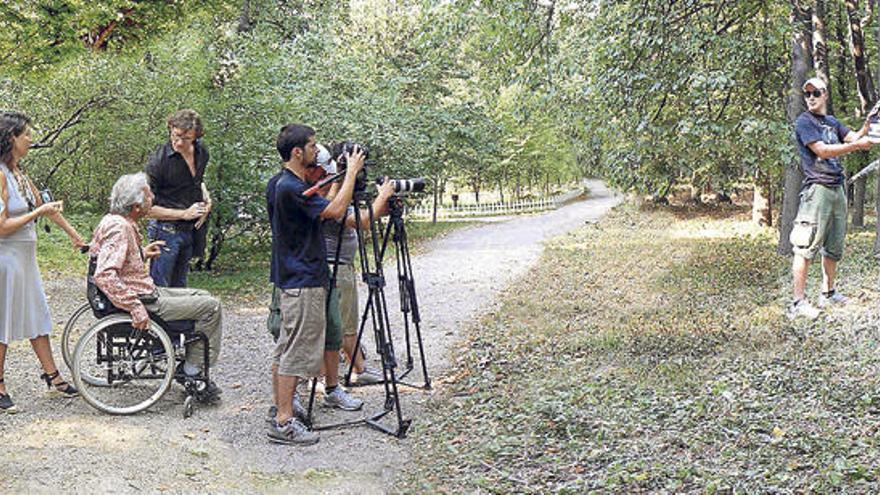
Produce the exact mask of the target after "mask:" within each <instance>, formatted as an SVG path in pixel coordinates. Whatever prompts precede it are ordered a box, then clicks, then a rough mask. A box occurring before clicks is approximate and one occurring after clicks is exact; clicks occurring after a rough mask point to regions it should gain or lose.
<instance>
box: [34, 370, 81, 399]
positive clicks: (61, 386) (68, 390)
mask: <svg viewBox="0 0 880 495" xmlns="http://www.w3.org/2000/svg"><path fill="white" fill-rule="evenodd" d="M60 375H61V372H59V371H58V370H55V372H54V373H43V374H42V375H40V378H41V379H42V380H43V381H44V382H46V386H47V387H48V388H49V390H52V387H55V391H56V392H58V393H60V394H61V396H62V397H76V396H78V395H79V390H77V389H76V387H74V386H73V385H71V384H69V383H67V382H65V381H64V380H62V381H60V382H58V383H52V380H54V379H56V378H58V377H59V376H60Z"/></svg>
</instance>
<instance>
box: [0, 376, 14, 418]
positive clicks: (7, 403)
mask: <svg viewBox="0 0 880 495" xmlns="http://www.w3.org/2000/svg"><path fill="white" fill-rule="evenodd" d="M0 383H4V382H3V379H2V378H0ZM17 412H18V409H16V408H15V403H13V402H12V397H10V396H9V394H0V413H6V414H15V413H17Z"/></svg>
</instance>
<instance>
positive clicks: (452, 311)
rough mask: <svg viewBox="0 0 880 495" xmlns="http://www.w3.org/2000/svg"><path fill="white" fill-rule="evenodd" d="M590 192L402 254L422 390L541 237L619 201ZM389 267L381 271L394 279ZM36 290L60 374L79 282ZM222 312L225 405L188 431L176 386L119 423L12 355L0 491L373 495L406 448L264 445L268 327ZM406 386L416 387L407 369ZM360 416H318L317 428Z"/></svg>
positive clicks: (248, 313) (333, 436) (363, 393)
mask: <svg viewBox="0 0 880 495" xmlns="http://www.w3.org/2000/svg"><path fill="white" fill-rule="evenodd" d="M587 186H588V187H589V189H590V191H591V194H590V197H589V199H587V200H585V201H581V202H578V203H574V204H571V205H568V206H566V207H564V208H561V209H559V210H556V211H553V212H549V213H545V214H541V215H536V216H530V217H522V218H517V219H514V220H511V221H507V222H502V223H494V224H489V225H481V226H479V227H472V228H468V229H465V230H461V231H456V232H454V233H452V234H450V235H449V236H447V237H445V238H443V239H441V240H438V241H435V242H433V243H431V244H429V245H427V246H426V249H425V254H422V255H419V256H416V257H413V273H414V276H415V280H416V287H417V294H418V296H419V301H420V306H421V310H422V318H423V322H422V332H423V338H424V342H425V344H426V347H425V351H426V354H427V363H428V367H429V373H430V374H431V378H432V380H436V379H437V378H438V377H440V376H441V375H443V373H444V371H445V370H446V369H447V368H448V366H449V361H448V350H449V349H450V348H451V347H452V345H453V343H454V342H455V341H457V340H458V339H459V338H460V335H461V331H462V329H464V328H466V327H467V326H468V325H469V324H470V323H471V322H472V321H474V320H475V319H476V318H478V317H479V316H480V315H481V314H482V313H483V312H484V311H486V310H487V309H488V308H489V307H490V305H491V304H492V302H493V300H494V299H495V297H496V295H497V294H498V292H499V291H500V290H502V289H503V288H504V287H506V286H507V285H508V284H509V283H510V282H511V281H512V280H513V279H514V278H516V277H518V276H521V275H522V274H523V273H524V272H525V270H526V269H527V268H528V267H529V266H531V265H532V264H533V263H534V262H535V261H536V260H537V258H538V256H539V255H540V253H541V249H542V245H541V242H542V241H543V240H545V239H548V238H551V237H554V236H558V235H560V234H563V233H565V232H567V231H569V230H571V229H573V228H575V227H578V226H580V225H583V224H584V223H585V222H592V221H595V220H597V219H598V218H599V217H601V216H602V215H603V214H604V213H605V212H606V211H607V210H608V209H609V208H611V207H612V206H614V205H615V204H617V203H618V202H619V201H620V197H619V196H615V195H612V194H611V193H610V192H609V191H608V190H607V189H606V188H605V186H604V185H603V184H602V183H601V182H598V181H590V182H589V183H588V184H587ZM391 264H392V265H393V262H392V263H391ZM393 268H394V267H393V266H388V267H386V276H387V279H388V280H389V281H391V282H393V281H394V280H396V277H395V275H394V273H393V271H394V270H393ZM47 278H49V277H47ZM46 290H47V294H48V295H49V298H50V301H49V306H50V308H52V310H53V315H54V318H55V321H56V324H57V327H56V328H58V329H59V330H58V331H56V333H55V335H54V336H53V345H54V350H55V354H56V359H57V360H58V362H59V363H60V362H61V361H62V360H61V357H60V348H59V343H58V337H59V336H60V335H59V334H60V328H61V327H62V326H63V325H64V322H65V321H66V319H67V317H68V315H70V314H71V313H72V312H73V310H74V309H75V308H76V307H78V306H79V305H80V304H82V302H83V295H82V293H83V287H82V281H80V280H71V279H66V280H58V279H54V280H51V279H50V280H47V281H46ZM386 292H387V294H386V298H387V301H388V304H389V308H390V309H391V311H392V312H396V311H397V307H398V302H397V290H396V284H389V286H388V287H387V290H386ZM363 300H364V299H363V298H362V301H363ZM226 306H227V318H226V320H225V322H224V331H225V334H224V341H223V346H224V347H223V351H222V354H221V357H220V360H221V362H220V363H219V364H218V366H217V367H216V368H215V369H213V370H212V372H214V373H215V375H214V376H215V377H216V378H215V379H216V381H217V382H218V384H219V385H220V386H221V387H222V388H223V389H224V395H223V401H222V402H221V403H220V404H218V405H215V406H207V407H201V408H197V409H196V412H195V414H194V416H193V417H192V418H190V419H187V420H184V419H182V416H181V415H182V410H183V409H182V406H181V402H182V397H183V392H182V390H181V389H180V388H179V387H178V386H174V387H173V388H172V390H171V391H170V392H169V393H167V394H166V395H165V397H164V398H163V399H162V400H161V401H160V402H159V403H158V404H156V405H155V406H153V407H152V408H151V409H150V410H148V411H146V412H144V413H141V414H138V415H135V416H127V417H113V416H108V415H104V414H101V413H99V412H98V411H96V410H94V409H92V408H91V407H90V406H88V405H87V404H86V403H85V402H84V401H83V400H80V399H72V400H71V399H57V398H49V397H47V396H46V394H45V388H43V387H44V386H43V385H42V383H40V382H39V379H38V376H39V373H40V371H39V370H38V364H37V361H36V358H35V356H34V355H33V353H32V351H31V350H30V347H29V345H28V344H27V343H24V342H17V343H15V344H13V345H12V346H10V349H9V354H8V360H7V371H6V382H7V385H8V387H9V390H10V393H11V394H12V396H13V397H14V398H15V400H16V403H17V404H18V406H19V409H20V410H21V412H20V413H19V414H16V415H0V445H2V448H0V452H2V453H0V491H2V492H53V493H58V492H63V493H69V492H88V493H96V492H97V493H107V492H113V493H135V492H139V491H147V492H151V493H152V492H168V493H181V492H185V493H194V492H214V493H216V492H223V493H230V492H254V491H285V492H286V491H290V490H298V491H300V492H303V493H384V492H385V491H386V490H387V488H388V487H389V486H390V485H391V483H392V482H393V480H394V476H395V475H396V473H397V471H398V469H399V468H400V467H401V466H402V465H404V463H405V462H406V460H407V459H408V453H407V450H406V449H407V442H406V440H398V439H396V438H393V437H391V436H388V435H384V434H381V433H379V432H377V431H375V430H372V429H368V428H365V427H355V428H348V429H338V430H330V431H324V432H322V433H321V441H320V442H319V443H318V444H317V445H315V446H311V447H305V448H291V447H285V446H278V445H272V444H270V443H269V442H267V440H266V436H265V423H264V416H265V413H266V409H267V407H268V404H269V400H270V381H269V373H268V369H269V359H268V358H267V356H268V355H269V352H270V349H271V347H272V344H271V339H270V338H268V336H267V334H266V330H265V317H266V310H265V308H262V307H260V308H234V307H233V306H234V302H233V301H226ZM394 316H396V315H394ZM392 328H393V329H395V332H396V333H398V334H399V333H401V331H400V329H401V328H402V326H401V325H400V324H399V322H397V321H394V320H393V319H392ZM396 345H397V352H398V355H401V354H403V351H402V350H403V344H402V342H399V343H397V344H396ZM369 349H370V347H369V346H368V350H369ZM373 354H375V353H373ZM416 356H417V354H416ZM67 376H68V377H69V373H68V374H67ZM409 378H410V379H411V381H413V382H415V383H421V382H422V377H421V374H420V373H418V372H413V376H411V377H409ZM438 386H442V384H437V383H435V389H436V388H437V387H438ZM352 393H353V394H355V395H357V396H359V397H361V398H363V399H364V400H365V401H366V406H365V411H366V412H376V411H377V410H379V409H380V408H381V406H382V403H383V392H382V387H376V386H374V387H366V388H354V389H352ZM431 393H434V392H431V391H423V390H419V389H414V388H408V387H403V388H401V400H402V402H403V406H402V410H403V412H404V415H405V416H406V417H408V418H412V419H413V420H414V421H413V427H412V429H411V430H410V435H411V436H412V435H418V421H419V416H420V415H421V414H422V410H421V407H422V404H424V402H425V399H427V398H428V396H429V394H431ZM361 414H363V413H342V412H333V411H327V410H324V409H322V408H320V407H316V422H318V423H319V424H324V423H327V422H334V421H343V420H349V419H357V418H358V417H360V415H361ZM392 423H393V422H392Z"/></svg>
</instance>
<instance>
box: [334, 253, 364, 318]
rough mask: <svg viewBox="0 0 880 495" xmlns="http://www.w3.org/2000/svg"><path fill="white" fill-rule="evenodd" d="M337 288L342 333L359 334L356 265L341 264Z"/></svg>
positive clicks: (337, 275) (337, 276) (337, 277)
mask: <svg viewBox="0 0 880 495" xmlns="http://www.w3.org/2000/svg"><path fill="white" fill-rule="evenodd" d="M336 290H337V291H339V314H340V316H341V319H342V333H343V335H345V336H350V335H357V332H358V323H359V320H360V314H359V313H358V292H357V271H356V270H355V269H354V265H339V271H338V272H337V274H336Z"/></svg>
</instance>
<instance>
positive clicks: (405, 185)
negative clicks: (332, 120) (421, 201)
mask: <svg viewBox="0 0 880 495" xmlns="http://www.w3.org/2000/svg"><path fill="white" fill-rule="evenodd" d="M358 149H359V150H360V151H361V153H363V155H364V168H363V169H362V170H361V171H360V173H359V174H358V176H357V179H356V180H355V183H354V190H355V191H357V192H363V191H366V189H367V167H368V166H371V165H374V164H375V162H374V161H373V160H370V159H369V157H370V148H369V147H368V146H367V145H365V144H359V143H355V142H353V141H343V142H340V143H336V144H334V145H333V149H332V150H331V151H330V156H331V157H334V159H335V160H336V173H335V174H333V175H331V176H329V177H327V178H325V179H323V180H321V181H320V182H318V183H317V184H316V185H314V186H312V187H310V188H309V189H307V190H306V191H305V192H304V193H303V194H305V195H306V196H311V195H313V194H315V193H316V192H317V191H318V190H320V189H321V188H323V187H324V186H326V185H327V184H330V183H332V182H336V181H338V180H342V178H343V177H344V176H345V171H346V169H347V168H348V156H350V155H351V154H352V153H354V152H355V150H358ZM391 180H392V182H394V192H395V193H402V192H422V191H424V190H425V179H422V178H413V179H391ZM384 182H385V179H384V178H382V177H379V178H377V179H376V184H377V185H380V186H381V185H382V184H383V183H384Z"/></svg>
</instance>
